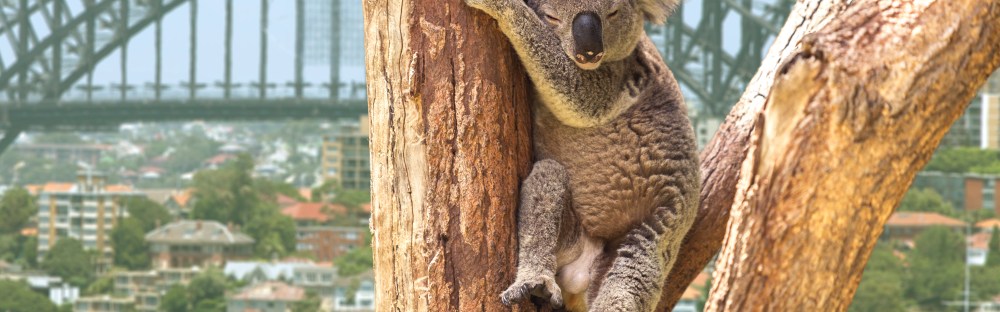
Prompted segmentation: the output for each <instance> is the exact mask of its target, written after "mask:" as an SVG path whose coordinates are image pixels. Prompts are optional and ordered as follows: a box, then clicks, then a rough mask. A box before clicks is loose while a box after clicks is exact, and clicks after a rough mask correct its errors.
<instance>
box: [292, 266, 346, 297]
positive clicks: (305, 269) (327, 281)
mask: <svg viewBox="0 0 1000 312" xmlns="http://www.w3.org/2000/svg"><path fill="white" fill-rule="evenodd" d="M292 270H293V274H294V279H293V280H292V283H293V284H295V286H299V287H302V288H303V289H305V290H306V291H312V292H313V293H315V294H316V295H317V296H319V297H320V298H330V299H332V298H333V297H334V295H335V294H336V291H337V286H338V283H337V281H338V280H340V277H339V276H338V275H337V268H334V267H333V266H321V265H311V266H299V267H295V268H293V269H292ZM339 284H344V283H343V282H341V283H339Z"/></svg>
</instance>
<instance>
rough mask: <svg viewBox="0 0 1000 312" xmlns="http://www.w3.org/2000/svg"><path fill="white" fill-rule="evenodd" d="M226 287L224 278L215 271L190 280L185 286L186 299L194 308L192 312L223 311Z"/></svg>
mask: <svg viewBox="0 0 1000 312" xmlns="http://www.w3.org/2000/svg"><path fill="white" fill-rule="evenodd" d="M226 286H227V285H226V278H225V277H224V276H222V272H219V271H218V270H216V269H209V270H207V271H204V272H202V273H201V274H199V275H198V276H196V277H195V278H193V279H191V283H190V284H188V286H187V299H188V302H189V303H190V306H191V307H194V309H193V311H205V312H210V311H224V310H225V307H226V304H225V299H226V297H225V296H226Z"/></svg>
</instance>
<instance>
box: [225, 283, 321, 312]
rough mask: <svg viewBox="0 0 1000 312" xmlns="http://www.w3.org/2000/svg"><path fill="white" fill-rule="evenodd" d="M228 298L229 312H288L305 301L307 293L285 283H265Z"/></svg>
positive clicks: (252, 286)
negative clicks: (296, 303) (301, 301)
mask: <svg viewBox="0 0 1000 312" xmlns="http://www.w3.org/2000/svg"><path fill="white" fill-rule="evenodd" d="M226 297H227V298H226V311H228V312H244V311H255V312H288V311H291V309H292V305H293V304H294V303H295V302H298V301H300V300H302V299H305V297H306V292H305V290H304V289H302V288H301V287H295V286H290V285H288V284H285V283H283V282H263V283H258V284H254V285H250V286H248V287H246V288H243V289H242V290H240V291H239V292H238V293H236V294H232V295H229V296H226Z"/></svg>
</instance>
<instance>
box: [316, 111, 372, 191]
mask: <svg viewBox="0 0 1000 312" xmlns="http://www.w3.org/2000/svg"><path fill="white" fill-rule="evenodd" d="M334 131H335V133H334V134H333V135H329V136H326V137H324V138H323V149H322V154H323V155H322V158H323V160H322V175H323V179H324V180H327V181H337V182H338V183H340V186H341V187H343V188H345V189H355V190H367V189H370V188H371V152H370V151H369V150H368V133H369V131H368V116H367V115H365V116H361V118H360V119H359V120H358V122H357V123H355V122H342V123H340V124H338V125H337V126H336V127H335V130H334Z"/></svg>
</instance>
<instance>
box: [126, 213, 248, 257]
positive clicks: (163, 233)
mask: <svg viewBox="0 0 1000 312" xmlns="http://www.w3.org/2000/svg"><path fill="white" fill-rule="evenodd" d="M146 241H147V242H148V243H149V245H150V247H149V248H150V253H151V259H152V261H153V267H155V268H177V267H191V266H199V267H207V266H216V267H221V266H223V265H225V264H226V261H229V260H239V259H246V258H249V257H250V256H252V254H253V243H254V240H253V238H250V236H248V235H246V234H243V233H240V232H239V231H237V230H235V229H233V228H231V227H227V226H224V225H222V224H221V223H219V222H216V221H208V220H183V221H175V222H172V223H169V224H167V225H164V226H161V227H159V228H157V229H155V230H153V231H152V232H149V233H148V234H146Z"/></svg>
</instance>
